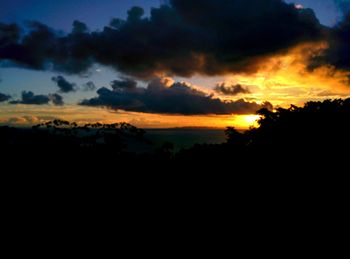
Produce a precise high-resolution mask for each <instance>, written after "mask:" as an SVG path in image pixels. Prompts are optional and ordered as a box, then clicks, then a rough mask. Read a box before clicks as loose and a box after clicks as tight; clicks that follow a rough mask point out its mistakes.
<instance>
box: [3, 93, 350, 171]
mask: <svg viewBox="0 0 350 259" xmlns="http://www.w3.org/2000/svg"><path fill="white" fill-rule="evenodd" d="M258 114H259V115H260V116H261V118H260V120H259V121H258V124H259V127H257V128H251V129H250V130H247V131H245V132H240V131H238V130H236V129H235V128H233V127H229V128H227V130H226V131H225V133H226V137H227V141H226V143H222V144H210V145H209V144H196V145H194V146H193V147H191V148H188V149H182V150H180V151H179V152H175V148H174V144H172V143H170V142H165V143H163V145H160V146H159V147H156V146H155V145H154V144H153V143H151V141H149V140H148V139H147V134H146V131H144V130H142V129H138V128H136V127H134V126H132V125H130V124H127V123H115V124H101V123H89V124H85V125H78V124H77V123H75V122H68V121H64V120H53V121H49V122H45V123H42V124H39V125H36V126H33V127H32V128H31V129H25V128H11V127H0V144H1V147H2V149H3V150H4V151H6V154H7V155H14V156H17V157H18V156H21V155H22V156H26V155H32V154H37V156H38V159H44V158H45V159H61V160H63V161H66V160H71V161H75V160H77V157H83V160H79V161H82V163H83V164H84V163H85V164H89V163H95V164H96V163H101V165H106V164H107V163H109V162H111V163H115V161H119V162H121V163H123V164H125V162H126V161H135V162H136V163H131V164H129V165H139V166H142V165H145V164H152V165H155V164H156V163H158V162H166V163H170V164H173V165H177V166H181V165H183V164H184V163H187V164H191V165H196V166H199V165H201V166H204V167H206V166H209V165H216V166H217V165H228V166H231V167H234V168H238V167H239V166H245V167H246V168H253V167H258V168H260V169H261V168H268V169H270V168H273V167H277V165H278V164H279V167H278V169H279V170H281V171H283V170H288V169H290V168H294V169H297V170H303V169H302V168H305V166H304V164H305V163H306V164H308V165H311V166H320V165H321V166H322V165H329V164H333V165H334V164H342V163H345V162H346V161H347V160H346V159H347V156H348V148H349V146H350V137H349V132H350V99H347V100H326V101H323V102H308V103H306V104H305V106H304V107H297V106H294V105H292V106H291V107H290V108H288V109H284V108H277V109H276V110H275V111H270V110H268V109H262V110H260V111H259V112H258ZM139 162H140V163H139ZM115 165H116V166H117V165H118V164H115ZM333 169H334V168H333Z"/></svg>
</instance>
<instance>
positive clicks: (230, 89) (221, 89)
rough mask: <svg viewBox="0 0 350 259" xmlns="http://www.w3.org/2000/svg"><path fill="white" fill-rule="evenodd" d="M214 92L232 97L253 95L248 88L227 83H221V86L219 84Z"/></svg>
mask: <svg viewBox="0 0 350 259" xmlns="http://www.w3.org/2000/svg"><path fill="white" fill-rule="evenodd" d="M214 90H215V91H216V92H217V93H219V94H224V95H231V96H235V95H239V94H250V93H251V92H250V90H249V89H248V87H244V86H242V85H240V84H236V85H226V84H225V83H221V84H217V85H216V86H215V88H214Z"/></svg>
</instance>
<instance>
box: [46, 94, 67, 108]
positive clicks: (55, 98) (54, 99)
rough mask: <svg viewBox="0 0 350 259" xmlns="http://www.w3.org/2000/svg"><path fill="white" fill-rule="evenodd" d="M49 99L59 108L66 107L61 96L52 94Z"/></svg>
mask: <svg viewBox="0 0 350 259" xmlns="http://www.w3.org/2000/svg"><path fill="white" fill-rule="evenodd" d="M49 98H50V100H51V101H52V103H53V104H54V105H57V106H62V105H64V101H63V97H62V96H61V95H59V94H50V95H49Z"/></svg>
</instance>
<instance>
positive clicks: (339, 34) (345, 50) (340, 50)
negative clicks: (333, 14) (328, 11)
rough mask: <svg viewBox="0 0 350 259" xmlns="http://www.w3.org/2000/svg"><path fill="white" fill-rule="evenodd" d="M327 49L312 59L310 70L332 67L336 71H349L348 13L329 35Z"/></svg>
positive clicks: (349, 14)
mask: <svg viewBox="0 0 350 259" xmlns="http://www.w3.org/2000/svg"><path fill="white" fill-rule="evenodd" d="M328 44H329V48H327V49H326V50H325V51H324V52H323V53H322V54H321V55H319V56H316V57H314V58H313V59H312V60H311V62H310V68H311V69H313V68H315V67H319V66H323V65H332V66H334V67H335V68H337V69H341V70H349V69H350V13H348V14H347V15H346V16H345V18H344V20H343V21H342V22H340V23H339V24H338V25H336V26H335V27H334V28H333V29H332V30H331V31H330V33H329V38H328Z"/></svg>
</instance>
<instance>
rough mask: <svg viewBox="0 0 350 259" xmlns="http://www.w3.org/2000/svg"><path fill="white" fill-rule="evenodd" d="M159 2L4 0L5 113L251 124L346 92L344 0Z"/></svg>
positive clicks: (3, 117)
mask: <svg viewBox="0 0 350 259" xmlns="http://www.w3.org/2000/svg"><path fill="white" fill-rule="evenodd" d="M161 2H162V3H165V2H168V1H159V0H75V1H71V0H60V1H55V2H52V1H46V0H2V1H1V8H0V123H1V124H6V125H27V124H35V123H39V122H42V121H46V120H50V119H53V118H57V117H59V118H62V119H67V120H74V121H78V122H81V123H83V122H95V121H100V122H106V123H110V122H119V121H126V122H129V123H132V124H134V125H136V126H139V127H146V128H158V127H162V128H165V127H189V126H197V127H226V126H236V127H238V128H247V127H248V126H249V125H252V124H253V123H254V121H255V119H256V118H257V116H255V115H254V114H255V112H256V110H258V109H260V108H269V109H273V107H278V106H283V107H284V106H286V107H288V105H290V104H296V105H302V104H303V103H305V102H307V101H310V100H323V99H327V98H346V97H349V96H350V87H349V86H348V81H349V67H350V66H348V65H347V64H348V63H347V62H348V60H346V59H345V58H341V57H343V56H342V54H344V53H345V54H346V55H348V53H349V52H348V49H347V48H346V47H347V46H348V44H347V42H346V43H345V45H344V46H343V45H340V44H336V43H338V42H337V40H339V37H343V34H342V30H343V29H344V30H345V29H346V23H345V22H342V21H343V20H344V12H345V9H346V8H347V4H349V3H347V1H341V0H339V1H336V0H296V1H287V2H288V3H293V4H292V5H290V6H288V7H287V5H286V4H284V3H280V4H276V3H274V0H266V2H264V3H265V4H264V5H261V3H262V2H263V1H257V0H245V1H243V0H232V1H231V2H232V3H233V2H235V4H232V3H229V4H227V2H230V1H227V0H218V1H215V4H213V2H210V1H209V2H208V0H198V1H183V0H174V1H170V3H168V5H169V8H168V9H166V8H160V9H159V6H160V4H161ZM200 2H202V3H200ZM248 2H249V3H248ZM275 2H282V1H275ZM247 3H248V4H247ZM294 4H295V5H294ZM254 5H256V6H254ZM260 5H261V6H260ZM134 6H139V7H142V8H143V10H144V13H142V10H141V11H140V9H138V8H134V9H131V8H132V7H134ZM151 8H156V9H154V10H155V11H153V12H152V13H151ZM216 8H217V9H216ZM230 8H232V10H231V9H230ZM308 8H311V9H312V10H313V11H314V13H315V16H316V17H315V16H314V15H313V13H312V12H311V11H310V10H309V9H308ZM130 10H131V11H130ZM254 10H258V11H254ZM140 12H141V13H140ZM231 13H234V14H235V15H231ZM217 14H219V15H217ZM150 17H151V18H150ZM179 17H180V18H179ZM203 17H204V19H203ZM113 18H119V19H121V20H116V19H115V20H114V22H115V23H114V25H113V24H112V23H111V21H112V19H113ZM144 19H146V21H145V20H144ZM147 19H148V20H147ZM33 21H37V22H40V24H39V23H34V22H33ZM74 21H79V22H75V23H74V25H73V22H74ZM110 23H111V24H110ZM9 24H16V28H18V33H20V35H21V36H19V37H17V36H16V28H14V27H13V26H12V27H11V26H10V25H9ZM105 26H108V29H106V27H105ZM343 27H344V28H343ZM335 28H338V29H335ZM51 33H52V35H51ZM38 35H39V36H38ZM43 35H44V36H43ZM48 35H49V36H48ZM26 37H27V38H26ZM345 38H346V37H345ZM346 39H348V38H346ZM339 42H342V44H343V42H344V41H339ZM339 46H341V48H340V47H339ZM53 53H54V54H53Z"/></svg>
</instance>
